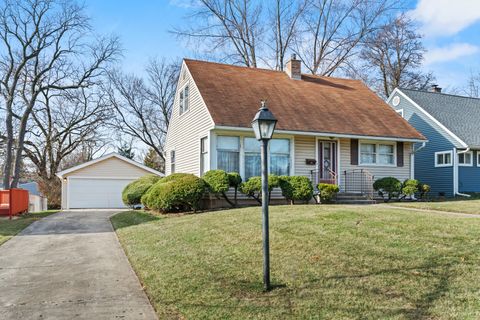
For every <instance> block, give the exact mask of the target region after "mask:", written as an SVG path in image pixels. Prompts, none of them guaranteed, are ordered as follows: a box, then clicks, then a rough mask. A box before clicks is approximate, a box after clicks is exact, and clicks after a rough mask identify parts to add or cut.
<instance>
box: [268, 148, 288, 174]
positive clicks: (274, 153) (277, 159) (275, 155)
mask: <svg viewBox="0 0 480 320" xmlns="http://www.w3.org/2000/svg"><path fill="white" fill-rule="evenodd" d="M270 173H271V174H276V175H279V176H288V175H290V140H289V139H272V140H270Z"/></svg>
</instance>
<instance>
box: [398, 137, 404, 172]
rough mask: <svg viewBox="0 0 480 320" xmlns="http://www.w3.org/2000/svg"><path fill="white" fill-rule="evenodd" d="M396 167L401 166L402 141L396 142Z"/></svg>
mask: <svg viewBox="0 0 480 320" xmlns="http://www.w3.org/2000/svg"><path fill="white" fill-rule="evenodd" d="M397 167H403V142H397Z"/></svg>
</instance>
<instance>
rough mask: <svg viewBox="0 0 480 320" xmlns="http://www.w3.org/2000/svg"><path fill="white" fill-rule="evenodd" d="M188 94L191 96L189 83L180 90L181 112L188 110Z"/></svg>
mask: <svg viewBox="0 0 480 320" xmlns="http://www.w3.org/2000/svg"><path fill="white" fill-rule="evenodd" d="M188 96H189V88H188V84H187V85H186V86H185V87H183V88H182V89H181V90H180V99H179V100H180V103H179V104H180V114H182V113H184V112H187V111H188V102H189V101H188V100H189V99H188Z"/></svg>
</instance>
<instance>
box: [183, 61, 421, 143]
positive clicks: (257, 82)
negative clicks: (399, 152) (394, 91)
mask: <svg viewBox="0 0 480 320" xmlns="http://www.w3.org/2000/svg"><path fill="white" fill-rule="evenodd" d="M185 63H186V65H187V67H188V70H189V71H190V73H191V74H192V77H193V79H194V80H195V83H196V85H197V87H198V89H199V90H200V94H201V95H202V97H203V99H204V101H205V103H206V105H207V107H208V109H209V111H210V113H211V115H212V118H213V121H214V122H215V125H217V126H233V127H247V128H250V122H251V121H252V119H253V116H254V115H255V113H256V112H257V110H258V108H259V106H260V100H261V99H266V100H267V105H268V108H269V109H270V110H271V111H272V112H273V114H274V115H275V117H276V118H277V119H278V124H277V129H280V130H291V131H310V132H322V133H323V132H325V133H337V134H349V135H362V136H376V137H395V138H406V139H425V138H424V137H423V136H422V135H421V134H420V133H418V132H417V131H416V130H415V129H414V128H413V127H412V126H410V125H409V124H408V122H407V121H405V120H404V119H403V118H402V117H400V116H399V115H398V114H397V113H396V112H395V111H394V110H393V109H392V108H390V107H389V106H388V105H387V104H386V103H385V102H384V101H383V100H382V99H380V98H379V97H378V96H377V95H376V94H375V93H374V92H372V91H371V90H370V89H368V88H367V87H366V86H365V85H364V84H363V83H362V82H361V81H358V80H349V79H339V78H330V77H319V76H312V75H302V80H293V79H290V78H289V77H288V76H287V75H286V74H285V73H284V72H281V71H272V70H265V69H252V68H246V67H239V66H232V65H226V64H219V63H212V62H204V61H197V60H189V59H185Z"/></svg>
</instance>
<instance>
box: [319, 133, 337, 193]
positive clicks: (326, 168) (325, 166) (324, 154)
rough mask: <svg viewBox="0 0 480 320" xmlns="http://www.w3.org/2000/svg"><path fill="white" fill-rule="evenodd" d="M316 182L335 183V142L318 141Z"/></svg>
mask: <svg viewBox="0 0 480 320" xmlns="http://www.w3.org/2000/svg"><path fill="white" fill-rule="evenodd" d="M318 160H319V161H318V182H319V183H331V184H336V183H337V167H338V166H337V142H336V141H323V140H321V141H318Z"/></svg>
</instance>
